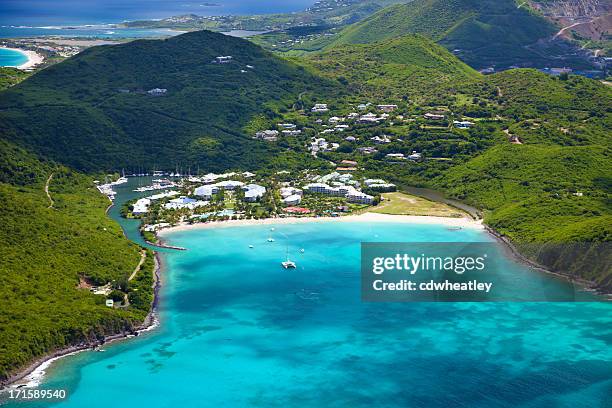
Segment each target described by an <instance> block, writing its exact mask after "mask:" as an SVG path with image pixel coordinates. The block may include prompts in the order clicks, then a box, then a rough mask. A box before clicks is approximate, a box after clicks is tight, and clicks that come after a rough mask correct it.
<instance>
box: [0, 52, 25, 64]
mask: <svg viewBox="0 0 612 408" xmlns="http://www.w3.org/2000/svg"><path fill="white" fill-rule="evenodd" d="M26 62H28V57H27V56H26V55H25V54H23V53H21V52H17V51H13V50H7V49H6V48H0V67H17V66H19V65H21V64H25V63H26Z"/></svg>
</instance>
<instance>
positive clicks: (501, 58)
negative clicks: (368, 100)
mask: <svg viewBox="0 0 612 408" xmlns="http://www.w3.org/2000/svg"><path fill="white" fill-rule="evenodd" d="M556 31H557V28H556V27H555V26H554V25H553V24H552V23H550V22H549V21H547V20H546V19H545V18H543V17H542V16H540V15H537V14H536V13H535V12H534V11H533V10H531V9H529V7H528V5H527V3H526V2H525V4H523V5H522V6H520V7H519V3H518V2H516V1H515V0H414V1H412V2H408V3H405V4H397V5H393V6H390V7H387V8H385V9H383V10H381V11H379V12H377V13H375V14H373V15H372V16H370V17H368V18H367V19H365V20H363V21H361V22H359V23H356V24H353V25H351V26H349V27H347V28H346V29H344V30H343V31H342V32H341V33H340V34H339V35H338V37H337V38H336V39H335V40H334V42H333V45H337V44H347V43H353V44H355V43H372V42H376V41H380V40H383V39H386V38H395V37H400V36H402V35H405V34H410V33H418V34H423V35H425V36H427V37H429V38H431V39H433V40H434V41H437V42H439V43H440V44H441V45H443V46H445V47H446V48H447V49H449V50H451V51H455V52H456V53H457V55H458V56H459V57H460V58H461V59H462V60H463V61H465V62H466V63H468V64H469V65H471V66H472V67H475V68H483V67H487V66H489V65H494V66H498V67H500V68H502V67H504V68H505V67H508V66H510V65H513V64H517V65H525V64H527V66H539V65H542V66H546V65H547V64H553V65H554V66H556V65H558V64H561V65H563V63H566V64H584V62H580V59H579V58H577V57H568V54H571V52H569V48H568V47H570V46H569V44H565V43H563V42H562V41H558V42H555V43H549V41H548V40H549V39H550V38H551V37H552V36H553V35H554V33H555V32H556ZM570 48H571V47H570ZM560 57H562V58H561V59H559V58H560Z"/></svg>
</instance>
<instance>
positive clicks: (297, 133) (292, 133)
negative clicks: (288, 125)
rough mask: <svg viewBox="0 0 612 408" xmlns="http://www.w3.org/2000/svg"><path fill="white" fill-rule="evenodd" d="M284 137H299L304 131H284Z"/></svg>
mask: <svg viewBox="0 0 612 408" xmlns="http://www.w3.org/2000/svg"><path fill="white" fill-rule="evenodd" d="M282 133H283V135H284V136H298V135H300V134H301V133H302V131H301V130H300V129H295V130H283V131H282Z"/></svg>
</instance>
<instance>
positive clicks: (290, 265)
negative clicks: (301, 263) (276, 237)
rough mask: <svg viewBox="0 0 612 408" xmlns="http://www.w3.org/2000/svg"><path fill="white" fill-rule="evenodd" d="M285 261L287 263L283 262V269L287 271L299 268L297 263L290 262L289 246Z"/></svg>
mask: <svg viewBox="0 0 612 408" xmlns="http://www.w3.org/2000/svg"><path fill="white" fill-rule="evenodd" d="M285 259H286V261H283V262H281V265H283V268H285V269H295V268H297V265H296V264H295V262H293V261H290V260H289V245H287V252H286V256H285Z"/></svg>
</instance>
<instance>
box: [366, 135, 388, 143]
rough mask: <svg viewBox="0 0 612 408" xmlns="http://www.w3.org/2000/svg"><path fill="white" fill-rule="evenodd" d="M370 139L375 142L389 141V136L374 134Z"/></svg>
mask: <svg viewBox="0 0 612 408" xmlns="http://www.w3.org/2000/svg"><path fill="white" fill-rule="evenodd" d="M370 140H371V141H373V142H374V143H376V144H387V143H391V138H389V136H387V135H382V136H374V137H371V138H370Z"/></svg>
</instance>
